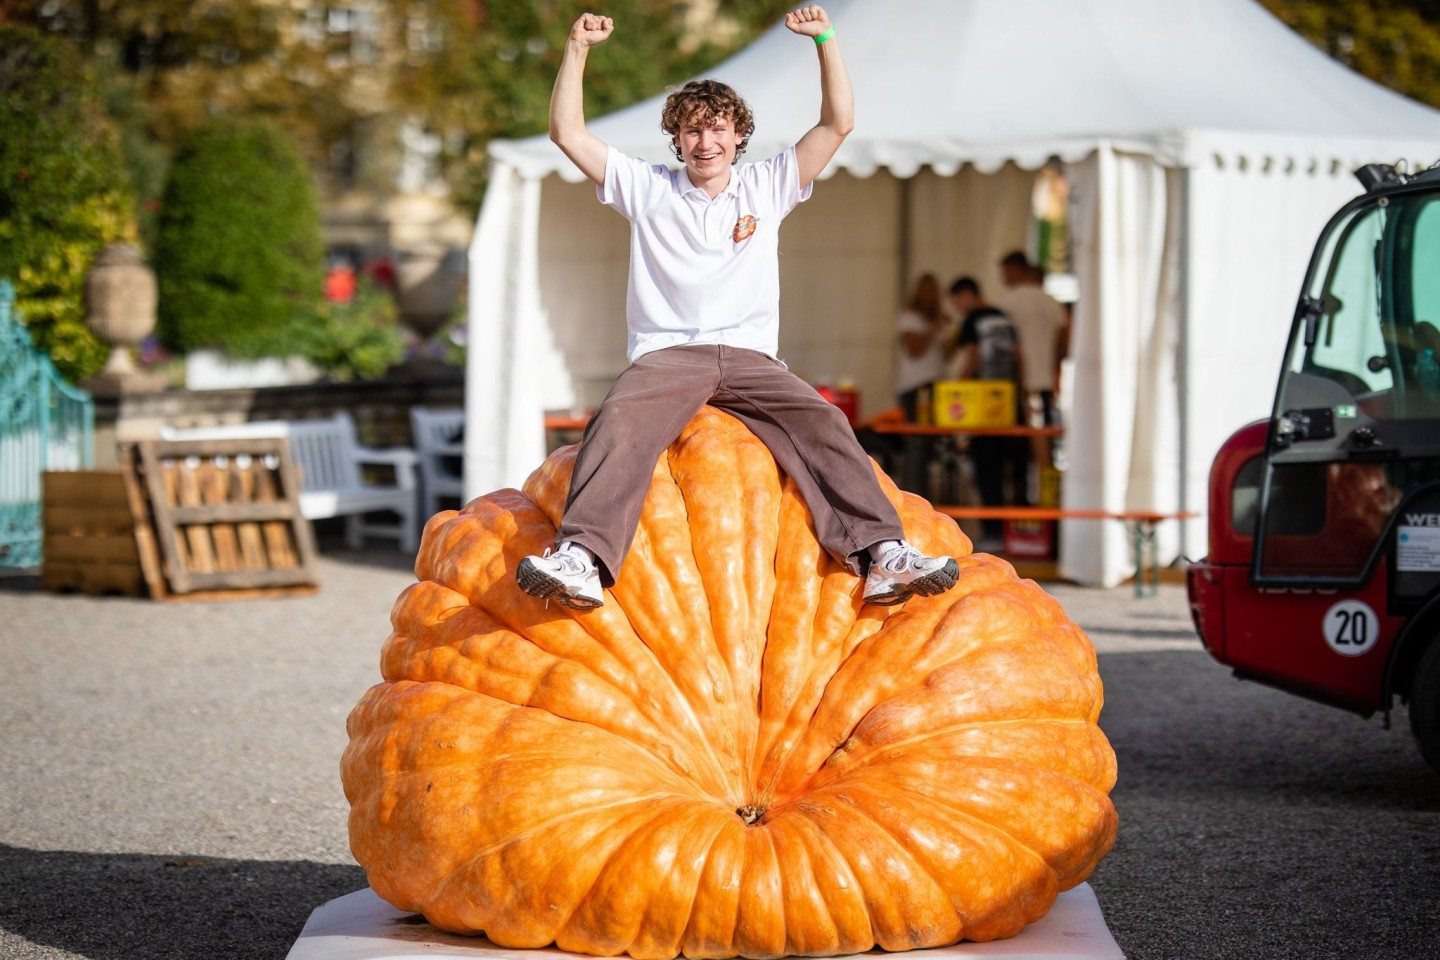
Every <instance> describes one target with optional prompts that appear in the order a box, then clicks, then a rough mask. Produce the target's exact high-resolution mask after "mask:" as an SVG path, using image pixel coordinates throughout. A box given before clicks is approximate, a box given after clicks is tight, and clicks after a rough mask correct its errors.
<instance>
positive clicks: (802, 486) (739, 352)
mask: <svg viewBox="0 0 1440 960" xmlns="http://www.w3.org/2000/svg"><path fill="white" fill-rule="evenodd" d="M707 403H708V404H710V405H711V406H713V407H716V408H718V409H720V410H723V411H725V412H726V413H728V414H731V415H732V416H734V417H736V418H737V419H739V420H740V421H741V422H742V423H744V424H745V426H746V427H748V428H749V429H750V431H751V432H752V433H754V434H755V435H756V436H757V437H759V438H760V441H761V442H762V443H764V444H765V446H766V448H768V449H769V451H770V453H771V455H772V456H774V458H775V462H776V463H777V464H779V465H780V469H782V470H784V471H785V473H786V474H787V475H789V476H790V477H791V479H793V480H794V481H795V485H796V486H797V487H798V488H799V490H800V494H801V496H802V497H804V499H805V505H806V506H807V507H809V508H810V513H811V515H812V516H813V517H814V519H815V530H816V533H817V535H818V536H819V540H820V545H821V546H822V547H824V548H825V550H826V551H827V552H828V553H829V554H830V555H831V556H833V557H834V558H835V559H836V560H838V561H840V562H841V563H843V564H845V565H846V566H847V567H848V568H849V569H850V570H851V572H853V573H855V574H856V575H863V574H864V573H865V570H866V568H867V567H868V566H869V562H870V561H869V556H868V554H865V553H864V551H865V550H866V548H868V547H870V546H871V545H873V544H876V543H879V542H881V541H883V540H899V539H901V538H902V537H903V536H904V533H903V531H902V529H901V526H900V517H899V514H897V513H896V512H895V508H894V507H893V506H891V504H890V501H889V500H888V499H886V497H885V494H884V491H882V490H881V489H880V484H879V482H878V481H877V480H876V479H875V473H874V469H873V467H872V466H871V464H870V458H869V457H868V456H866V454H865V451H864V450H863V449H862V448H861V446H860V443H859V441H858V440H856V439H855V434H854V432H853V431H852V430H851V428H850V424H849V423H848V422H847V421H846V419H845V415H844V414H843V413H841V412H840V410H839V408H837V407H836V406H835V405H834V404H831V403H828V402H827V401H826V400H825V399H824V398H823V397H821V396H820V395H819V394H818V393H816V392H815V390H814V388H813V387H811V386H810V385H809V384H807V383H806V382H805V381H804V380H801V379H800V378H799V377H797V376H795V375H794V374H793V373H791V372H790V371H789V370H788V369H786V368H785V365H784V364H783V363H781V362H780V361H778V360H776V359H774V358H773V357H770V356H768V355H766V354H763V353H760V352H758V351H755V350H746V349H743V348H740V347H728V346H716V345H713V344H691V345H686V346H679V347H666V348H665V349H663V350H656V351H653V352H651V353H647V354H645V355H643V356H641V357H640V358H639V359H638V360H636V361H635V362H634V363H632V364H631V365H630V366H629V367H628V368H627V369H626V370H625V372H624V373H622V374H620V377H619V379H617V380H616V381H615V385H614V386H613V387H611V389H610V393H609V394H608V395H607V396H606V397H605V400H604V402H603V403H601V405H600V409H599V410H597V411H596V412H595V415H594V417H592V418H591V420H590V423H589V425H588V426H587V427H586V428H585V434H584V436H583V437H582V439H581V443H580V452H579V455H578V457H577V459H576V461H575V472H574V475H573V476H572V478H571V480H570V493H569V497H568V498H567V499H566V502H565V515H564V517H563V518H561V521H560V529H559V530H558V531H557V532H556V535H555V544H556V545H557V546H558V545H559V544H561V543H564V542H566V541H572V542H574V543H578V544H580V545H581V546H583V547H586V548H588V549H589V550H590V551H592V552H593V553H594V554H595V556H596V559H597V561H598V564H599V568H600V579H601V582H602V583H603V584H604V585H605V586H607V587H608V586H610V585H612V584H613V583H614V582H615V578H616V577H618V576H619V575H620V567H621V565H622V564H623V563H624V561H625V555H626V554H627V553H628V552H629V551H630V543H631V541H632V540H633V539H634V536H635V528H636V526H637V525H638V524H639V522H640V510H641V508H642V506H643V505H644V502H645V494H646V492H647V491H648V490H649V487H650V475H651V474H652V473H653V472H654V469H655V461H656V460H657V459H659V457H660V454H661V452H662V451H663V450H664V449H665V448H666V447H668V446H669V445H670V444H671V443H673V442H674V441H675V438H676V437H678V436H679V435H680V431H681V430H682V429H684V427H685V424H687V423H689V422H690V418H691V417H693V416H695V414H696V413H698V412H699V410H700V408H701V407H702V406H704V405H705V404H707Z"/></svg>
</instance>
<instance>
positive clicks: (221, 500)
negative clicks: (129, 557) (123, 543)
mask: <svg viewBox="0 0 1440 960" xmlns="http://www.w3.org/2000/svg"><path fill="white" fill-rule="evenodd" d="M122 459H123V461H124V468H125V470H127V471H129V472H130V473H131V474H132V475H133V476H134V478H135V479H134V488H135V489H136V490H137V491H139V492H140V493H141V495H140V496H138V497H137V498H135V502H134V506H135V509H136V511H137V528H140V529H143V530H146V531H149V532H150V533H151V537H150V540H151V542H152V544H153V546H150V547H149V548H148V549H147V547H146V545H145V543H143V542H142V545H141V551H142V559H143V558H144V557H145V555H146V553H147V552H148V553H149V554H150V555H151V557H152V562H153V565H154V566H155V567H156V568H157V569H158V571H159V574H158V575H156V576H154V577H153V578H150V581H151V591H152V595H157V596H158V595H160V593H159V592H160V591H164V594H165V596H166V597H167V598H168V597H178V596H183V597H184V598H187V599H216V598H231V597H235V596H263V595H272V594H288V593H313V592H314V591H315V589H316V582H317V578H316V576H315V570H314V567H315V540H314V534H313V532H312V531H311V528H310V521H308V520H306V519H305V518H304V517H303V516H301V514H300V506H299V499H298V498H299V491H300V484H299V479H298V476H297V474H296V471H295V467H294V464H293V463H292V461H291V459H290V451H289V445H288V443H287V442H286V441H285V440H283V439H279V438H270V437H254V438H236V439H226V440H180V441H163V440H161V441H145V442H141V443H137V444H134V445H133V446H128V447H126V448H125V449H124V450H123V451H122ZM142 540H143V538H142Z"/></svg>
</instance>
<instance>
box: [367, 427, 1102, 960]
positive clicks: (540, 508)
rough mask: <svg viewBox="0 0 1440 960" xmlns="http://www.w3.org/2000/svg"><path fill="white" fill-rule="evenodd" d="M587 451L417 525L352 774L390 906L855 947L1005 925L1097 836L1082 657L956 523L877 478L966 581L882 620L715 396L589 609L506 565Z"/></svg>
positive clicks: (654, 952) (1051, 607) (1086, 859)
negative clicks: (524, 581)
mask: <svg viewBox="0 0 1440 960" xmlns="http://www.w3.org/2000/svg"><path fill="white" fill-rule="evenodd" d="M573 462H574V451H573V448H567V449H564V450H561V451H559V452H557V453H556V454H554V455H553V456H552V457H550V459H549V460H548V461H547V462H546V463H545V465H544V466H543V467H542V468H541V469H540V470H538V471H536V473H535V474H534V475H533V476H532V477H531V478H530V480H529V482H528V483H527V484H526V487H525V492H524V493H521V492H518V491H515V490H503V491H500V492H499V493H495V494H492V495H490V496H487V497H482V498H480V499H479V500H476V501H475V502H473V503H471V504H470V505H469V506H467V507H466V508H465V509H464V510H463V511H462V512H460V513H453V512H447V513H442V514H439V515H437V516H436V517H434V518H433V519H432V520H431V521H430V522H429V524H428V525H427V527H426V530H425V537H424V542H423V544H422V546H421V548H420V555H419V557H418V559H417V561H416V568H415V569H416V576H417V579H418V582H417V583H415V584H413V585H412V586H410V587H409V588H407V589H406V590H405V592H404V593H403V594H402V595H401V596H400V598H399V600H398V601H397V602H396V604H395V608H394V612H393V614H392V623H393V628H394V629H393V632H392V634H391V636H390V638H389V640H388V642H387V643H386V644H385V648H384V653H383V656H382V673H383V676H384V682H383V683H381V684H379V685H377V686H376V687H374V688H372V689H371V690H370V691H369V692H368V693H366V694H365V696H364V698H363V699H362V700H361V701H360V703H359V704H358V705H357V706H356V707H355V709H354V711H353V712H352V713H351V715H350V720H349V733H350V745H349V747H348V749H347V750H346V751H345V756H344V760H343V762H342V772H343V779H344V785H345V793H346V796H347V797H348V798H349V800H350V804H351V814H350V842H351V848H352V850H353V851H354V854H355V857H356V859H357V860H358V861H359V862H360V864H361V865H362V866H363V867H364V868H365V870H366V872H367V873H368V875H369V879H370V883H371V884H372V886H373V887H374V889H375V891H376V892H377V893H378V894H379V895H380V896H382V897H384V898H385V899H386V900H388V901H390V902H391V903H392V904H394V905H396V906H397V907H400V908H401V909H405V910H411V911H415V912H418V913H422V914H424V916H425V917H426V919H428V920H429V921H430V922H431V923H433V924H434V925H435V926H437V927H440V928H442V929H444V930H449V931H454V932H459V933H481V932H483V933H484V934H485V935H486V936H487V937H489V938H490V940H492V941H494V942H495V943H497V944H501V945H503V946H509V947H540V946H545V945H548V944H551V943H554V944H556V945H557V946H559V947H560V948H562V949H565V950H571V951H576V952H583V953H589V954H598V955H612V954H619V953H629V954H630V955H632V956H634V957H637V958H651V957H666V958H668V957H673V956H675V955H676V954H679V953H684V954H686V955H687V956H692V957H731V956H737V955H739V956H745V957H776V956H781V955H785V954H816V955H824V954H843V953H856V952H860V951H864V950H868V949H870V948H871V947H872V946H876V945H878V946H880V947H883V948H885V949H886V950H905V949H909V948H913V947H930V946H937V945H943V944H949V943H953V942H955V941H957V940H960V939H967V938H968V939H973V940H989V939H993V938H997V937H1006V936H1011V935H1013V934H1014V933H1016V932H1017V931H1019V930H1020V929H1021V928H1022V927H1023V926H1024V925H1025V924H1027V923H1030V922H1032V921H1034V920H1037V919H1039V918H1040V917H1041V916H1042V915H1044V914H1045V912H1046V911H1047V910H1048V909H1049V908H1050V906H1051V904H1052V903H1053V902H1054V900H1055V897H1056V895H1057V894H1058V893H1059V892H1060V891H1062V890H1065V889H1067V888H1069V887H1072V886H1074V885H1076V884H1078V883H1080V882H1081V881H1082V880H1084V879H1085V877H1086V876H1088V875H1089V873H1090V872H1091V870H1092V869H1093V868H1094V867H1095V864H1096V863H1097V862H1098V861H1099V859H1100V858H1101V857H1102V856H1104V854H1105V853H1106V851H1108V850H1109V848H1110V846H1111V843H1112V842H1113V840H1114V837H1115V827H1116V818H1115V810H1114V808H1113V807H1112V805H1111V803H1110V800H1109V797H1108V792H1109V789H1110V787H1111V786H1112V785H1113V783H1114V779H1115V758H1114V753H1113V752H1112V751H1111V749H1110V745H1109V743H1108V742H1107V741H1106V739H1105V736H1104V735H1103V734H1102V733H1101V732H1100V730H1099V728H1098V727H1097V726H1096V719H1097V717H1098V716H1099V713H1100V704H1101V690H1100V679H1099V676H1098V674H1097V672H1096V663H1095V654H1094V651H1093V649H1092V648H1091V646H1090V643H1089V641H1088V640H1087V639H1086V637H1085V635H1084V634H1083V633H1082V632H1081V631H1080V629H1079V628H1078V627H1077V626H1076V625H1075V624H1074V623H1072V622H1071V621H1070V620H1069V619H1067V618H1066V616H1065V614H1064V613H1063V612H1062V611H1061V609H1060V607H1059V606H1058V605H1057V604H1056V603H1055V601H1054V600H1052V599H1051V598H1050V597H1049V596H1048V595H1046V594H1045V593H1044V592H1043V591H1041V590H1040V589H1039V588H1038V587H1037V586H1036V585H1035V584H1034V583H1032V582H1030V581H1023V580H1019V579H1017V578H1016V576H1015V574H1014V571H1013V570H1012V569H1011V568H1010V566H1009V565H1007V564H1006V563H1004V562H1003V561H1000V560H998V559H996V558H993V557H989V556H983V555H977V556H971V555H970V544H969V542H968V540H967V539H966V538H965V536H964V535H963V534H962V533H961V532H960V531H959V529H958V528H957V527H956V526H955V524H954V522H953V521H951V520H949V519H948V518H946V517H944V516H942V515H939V514H937V513H935V512H934V511H933V510H932V509H931V508H930V507H929V505H928V504H926V503H925V502H924V501H923V500H921V499H920V498H918V497H915V496H911V495H909V494H904V493H900V492H899V491H897V490H896V489H895V488H894V486H893V485H891V484H890V483H889V481H888V480H887V479H883V478H882V482H883V483H885V485H886V490H887V493H888V495H889V496H890V497H891V498H892V500H893V501H894V502H895V504H896V506H897V507H898V509H899V510H900V514H901V517H902V520H903V522H904V525H905V531H906V535H907V536H908V538H909V539H910V540H911V542H913V543H914V544H915V545H916V546H918V547H919V548H921V549H922V550H926V551H928V552H932V553H942V552H943V553H949V554H952V555H954V556H956V557H958V558H960V559H959V562H960V582H959V584H958V585H957V586H956V587H955V588H954V589H953V590H950V591H949V592H947V593H945V594H942V595H941V596H938V597H933V598H914V599H911V600H910V601H909V602H908V603H907V604H905V605H904V606H901V607H889V608H882V607H875V606H867V605H864V604H863V603H862V601H861V597H860V594H861V582H860V580H858V579H857V578H856V577H854V576H852V575H850V574H849V573H848V572H846V571H845V570H844V569H843V568H842V567H841V566H840V565H838V564H837V563H836V562H835V561H834V560H832V559H831V558H830V557H829V556H827V555H825V554H824V553H823V552H822V551H821V549H820V547H819V546H818V544H817V543H816V540H815V537H814V534H813V528H812V526H811V523H810V516H809V513H808V512H807V511H806V509H805V506H804V504H803V502H802V501H801V500H800V498H799V497H798V495H797V493H796V491H795V488H794V486H793V485H792V484H791V483H789V482H788V481H787V480H786V479H785V478H784V477H783V476H782V475H781V474H780V472H779V471H778V470H777V469H776V466H775V462H774V460H773V459H771V457H770V455H769V453H768V452H767V451H766V449H765V448H764V447H763V446H762V445H761V444H760V442H759V441H758V440H756V439H755V438H754V437H753V436H752V435H751V434H750V433H749V432H748V431H746V430H745V428H744V427H743V426H741V425H740V424H739V422H738V421H736V420H734V419H732V418H730V417H728V416H726V415H725V414H722V413H719V412H716V411H714V410H711V409H706V410H704V411H702V412H701V413H700V414H699V415H698V416H696V418H695V419H694V420H693V421H692V422H691V424H690V425H689V426H688V427H687V429H686V430H685V432H684V433H683V435H682V436H681V437H680V438H679V439H678V440H677V441H676V442H675V444H674V445H673V446H672V447H671V448H670V449H669V451H668V452H667V453H666V454H665V455H664V456H662V457H661V458H660V461H659V463H658V464H657V465H656V468H655V473H654V475H653V477H652V480H651V484H650V490H649V493H648V499H647V500H646V505H645V510H644V515H643V517H642V520H641V523H640V529H639V531H638V534H637V536H636V539H635V544H634V547H633V549H632V551H631V553H630V556H629V558H628V559H627V561H626V564H625V568H624V571H623V575H622V576H621V578H620V580H619V582H618V583H617V584H616V585H615V588H614V589H613V590H612V591H610V593H609V594H608V595H607V597H606V602H605V605H604V606H602V607H600V608H598V609H596V610H593V611H587V612H574V611H570V610H568V609H566V608H564V607H562V606H560V605H559V604H551V605H548V606H547V605H546V604H545V603H544V602H542V601H539V600H535V599H533V598H531V597H529V596H526V595H524V594H522V593H521V592H520V590H519V589H518V588H517V587H516V585H515V573H514V571H515V567H516V564H517V563H518V562H519V561H520V559H521V558H523V557H524V556H526V555H527V554H531V553H535V552H538V551H539V550H541V549H542V548H543V547H545V546H546V545H548V544H549V542H550V539H551V537H552V536H553V534H554V530H555V524H556V523H557V522H558V520H559V517H560V512H561V508H562V505H563V503H564V498H565V492H566V489H567V486H568V483H569V477H570V471H571V468H572V465H573Z"/></svg>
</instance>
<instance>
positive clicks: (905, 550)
mask: <svg viewBox="0 0 1440 960" xmlns="http://www.w3.org/2000/svg"><path fill="white" fill-rule="evenodd" d="M924 559H925V555H924V554H923V553H921V552H920V551H919V550H916V549H915V548H914V547H909V546H906V547H897V548H896V549H894V550H891V551H890V552H889V553H888V554H886V555H885V559H884V560H881V561H880V566H881V567H883V568H884V569H886V570H889V571H890V572H891V573H899V572H900V571H901V570H904V569H906V568H908V567H913V566H914V565H915V563H916V561H919V560H924Z"/></svg>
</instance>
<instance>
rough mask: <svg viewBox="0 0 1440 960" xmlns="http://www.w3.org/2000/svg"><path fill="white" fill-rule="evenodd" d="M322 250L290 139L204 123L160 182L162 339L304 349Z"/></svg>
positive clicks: (245, 352) (310, 193)
mask: <svg viewBox="0 0 1440 960" xmlns="http://www.w3.org/2000/svg"><path fill="white" fill-rule="evenodd" d="M324 257H325V248H324V241H323V239H322V236H321V231H320V213H319V206H318V201H317V199H316V195H315V189H314V186H313V184H312V183H311V180H310V174H309V171H308V170H307V168H306V166H305V164H304V162H303V161H302V160H301V158H300V155H299V154H298V153H297V152H296V151H295V149H294V147H293V146H292V145H291V143H290V141H289V140H288V139H287V138H286V136H285V135H284V134H283V133H282V132H281V131H279V130H278V129H276V128H275V127H274V126H272V125H270V124H268V123H264V122H261V121H246V120H236V119H233V118H221V119H218V120H214V121H211V122H210V123H208V124H206V125H204V126H202V127H200V128H199V129H198V130H197V131H196V132H195V133H194V134H193V135H191V137H189V138H188V139H187V141H186V142H185V144H184V146H183V147H182V148H181V150H180V152H179V153H178V154H177V155H176V157H175V162H174V166H173V167H172V168H171V173H170V179H169V181H168V183H167V185H166V188H165V196H164V201H163V205H162V207H161V211H160V219H159V224H158V241H157V246H156V250H155V273H156V278H157V280H158V282H159V288H160V290H159V292H160V317H159V321H160V322H159V330H160V333H161V337H162V339H163V340H164V341H165V343H166V344H167V345H168V346H170V347H171V348H173V349H176V350H178V351H180V352H189V351H191V350H198V349H202V348H214V349H219V350H223V351H225V352H227V353H230V354H232V355H234V356H239V357H258V356H266V355H284V354H287V353H291V352H300V350H299V349H298V348H297V347H296V346H295V343H296V340H297V339H298V338H299V337H301V336H302V335H303V329H304V326H305V325H306V324H309V323H313V322H314V321H315V319H316V316H317V312H318V310H319V309H320V300H321V289H322V283H323V279H324V267H325V264H324Z"/></svg>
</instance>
